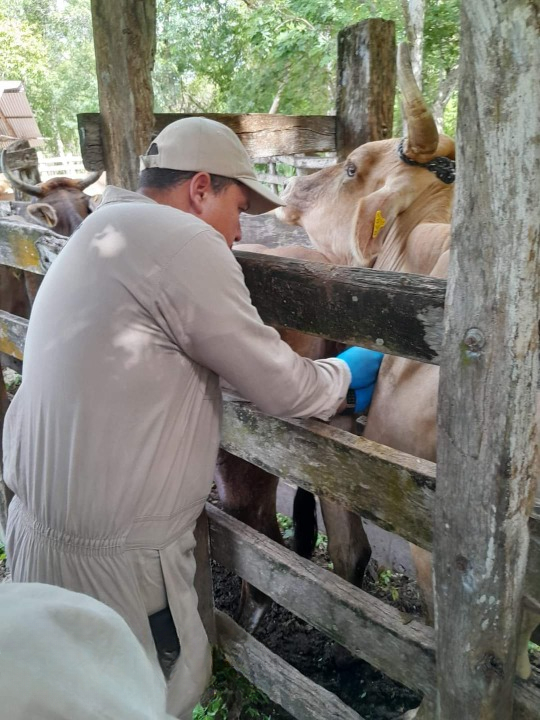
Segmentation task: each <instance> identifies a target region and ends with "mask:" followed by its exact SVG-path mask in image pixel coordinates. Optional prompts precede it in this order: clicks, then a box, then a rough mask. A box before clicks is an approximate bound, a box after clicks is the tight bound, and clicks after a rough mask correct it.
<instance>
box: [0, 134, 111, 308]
mask: <svg viewBox="0 0 540 720" xmlns="http://www.w3.org/2000/svg"><path fill="white" fill-rule="evenodd" d="M7 153H9V148H6V149H4V150H3V151H2V155H1V157H0V169H1V171H2V172H3V173H4V175H5V177H6V179H7V180H8V181H9V182H10V184H11V185H12V187H13V188H14V189H18V190H20V191H21V192H23V193H26V194H27V195H31V196H32V197H33V198H34V199H33V200H32V201H31V202H30V203H29V204H28V205H27V206H26V210H25V212H24V214H23V219H25V220H29V221H30V222H35V223H37V224H38V225H43V226H45V227H48V228H50V229H51V230H54V231H55V232H57V233H59V234H60V235H65V236H67V237H69V236H70V235H72V234H73V233H74V232H75V230H76V229H77V227H78V226H79V225H80V224H81V222H82V221H83V220H84V218H85V217H87V216H88V215H89V214H90V213H91V212H92V211H93V209H94V202H93V200H92V198H91V197H90V196H89V195H86V194H85V193H84V192H83V190H85V188H87V187H89V186H90V185H92V184H93V183H95V182H96V181H97V180H98V179H99V176H100V175H101V173H100V172H99V171H97V172H92V173H89V174H88V175H86V177H84V178H81V179H79V180H73V179H72V178H68V177H56V178H51V179H50V180H46V181H44V182H42V183H39V184H38V185H33V184H31V183H27V182H24V181H22V180H20V179H19V178H17V177H15V175H13V174H12V173H11V171H10V170H9V167H8V163H7V162H6V155H7ZM8 275H9V277H8ZM41 280H42V278H41V276H39V275H35V274H34V273H24V288H23V287H21V285H22V284H21V283H20V281H19V282H18V281H17V275H16V274H15V276H14V273H13V271H12V270H11V269H9V268H5V267H3V268H2V269H1V270H0V308H1V309H2V310H7V311H8V312H11V313H13V314H14V315H21V316H22V317H28V314H29V310H30V308H31V306H32V304H33V302H34V298H35V296H36V293H37V291H38V289H39V286H40V285H41ZM25 296H26V299H25Z"/></svg>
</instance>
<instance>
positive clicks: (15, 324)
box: [0, 310, 28, 360]
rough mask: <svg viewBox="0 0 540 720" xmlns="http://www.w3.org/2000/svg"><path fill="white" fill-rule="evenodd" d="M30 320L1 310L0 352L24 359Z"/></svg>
mask: <svg viewBox="0 0 540 720" xmlns="http://www.w3.org/2000/svg"><path fill="white" fill-rule="evenodd" d="M27 330H28V320H25V319H24V318H20V317H17V315H12V314H11V313H8V312H6V311H5V310H0V352H1V353H4V354H6V355H11V357H14V358H17V359H18V360H22V359H23V352H24V341H25V339H26V331H27Z"/></svg>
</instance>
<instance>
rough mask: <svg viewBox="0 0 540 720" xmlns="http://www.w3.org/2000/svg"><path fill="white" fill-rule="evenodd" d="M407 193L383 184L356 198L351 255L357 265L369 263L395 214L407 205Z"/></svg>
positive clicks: (391, 223)
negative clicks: (353, 244)
mask: <svg viewBox="0 0 540 720" xmlns="http://www.w3.org/2000/svg"><path fill="white" fill-rule="evenodd" d="M408 195H409V193H408V192H406V191H405V192H403V190H402V189H398V188H395V187H390V186H388V185H385V186H384V187H382V188H381V189H380V190H377V191H376V192H374V193H371V195H366V197H363V198H362V199H361V200H360V203H359V205H358V210H357V214H356V226H355V227H356V232H355V247H354V248H353V254H354V256H355V257H356V259H357V260H358V261H359V263H360V264H361V265H364V266H366V265H371V264H372V262H373V260H374V258H375V257H376V256H377V255H378V254H379V252H380V250H381V247H382V244H383V242H384V239H385V237H386V236H387V234H388V231H389V230H390V228H391V227H392V225H393V224H394V221H395V219H396V218H397V216H398V215H399V214H400V213H401V212H403V210H404V209H405V208H406V207H407V206H408V205H409V202H410V201H409V197H408Z"/></svg>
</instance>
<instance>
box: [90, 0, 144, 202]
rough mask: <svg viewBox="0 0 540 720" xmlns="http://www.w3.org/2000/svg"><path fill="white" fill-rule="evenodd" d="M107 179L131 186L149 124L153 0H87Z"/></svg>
mask: <svg viewBox="0 0 540 720" xmlns="http://www.w3.org/2000/svg"><path fill="white" fill-rule="evenodd" d="M92 27H93V32H94V47H95V52H96V72H97V79H98V92H99V107H100V112H101V122H102V131H103V146H104V157H105V170H106V171H107V182H109V183H112V184H113V185H119V186H120V187H124V188H127V189H128V190H135V189H136V188H137V178H138V175H139V155H141V154H142V153H143V152H144V151H145V150H146V148H147V147H148V145H149V143H150V138H151V134H152V130H153V127H154V108H153V98H154V95H153V91H152V75H151V73H152V68H153V66H154V55H155V49H156V0H114V2H111V1H110V0H92Z"/></svg>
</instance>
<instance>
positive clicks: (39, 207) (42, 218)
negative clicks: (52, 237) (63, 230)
mask: <svg viewBox="0 0 540 720" xmlns="http://www.w3.org/2000/svg"><path fill="white" fill-rule="evenodd" d="M27 212H28V214H29V215H31V216H32V217H33V218H34V219H35V220H36V221H37V222H38V223H40V224H41V225H46V226H47V227H50V228H53V227H55V226H56V225H57V224H58V215H57V214H56V210H55V209H54V208H53V206H52V205H49V203H39V202H38V203H32V204H31V205H29V206H28V208H27Z"/></svg>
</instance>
